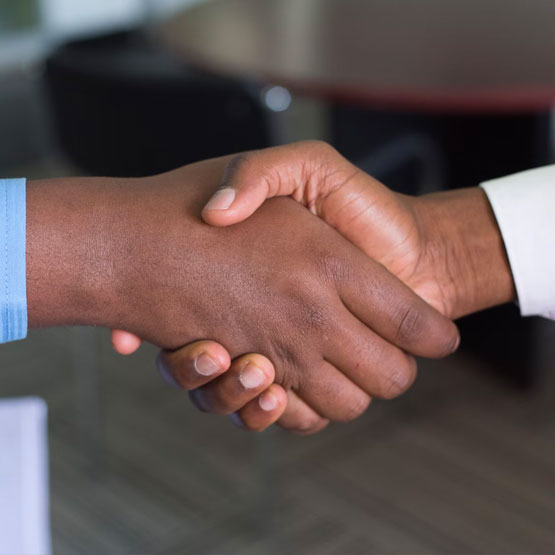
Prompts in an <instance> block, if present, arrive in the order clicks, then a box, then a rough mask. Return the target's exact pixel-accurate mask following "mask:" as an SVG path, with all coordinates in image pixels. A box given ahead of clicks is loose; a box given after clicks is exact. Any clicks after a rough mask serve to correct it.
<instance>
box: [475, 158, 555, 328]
mask: <svg viewBox="0 0 555 555" xmlns="http://www.w3.org/2000/svg"><path fill="white" fill-rule="evenodd" d="M481 187H482V188H483V189H484V191H485V192H486V195H487V196H488V199H489V201H490V203H491V206H492V209H493V212H494V214H495V217H496V219H497V223H498V225H499V229H500V230H501V235H502V236H503V241H504V243H505V248H506V250H507V256H508V258H509V264H510V266H511V271H512V273H513V278H514V282H515V287H516V292H517V296H518V302H519V305H520V311H521V313H522V315H523V316H533V315H540V316H545V317H546V318H551V319H552V320H555V165H553V166H546V167H543V168H537V169H534V170H529V171H525V172H522V173H518V174H514V175H510V176H508V177H503V178H500V179H494V180H492V181H487V182H485V183H482V184H481Z"/></svg>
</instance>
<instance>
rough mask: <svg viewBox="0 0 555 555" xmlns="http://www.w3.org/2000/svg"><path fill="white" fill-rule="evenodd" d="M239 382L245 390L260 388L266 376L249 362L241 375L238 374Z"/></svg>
mask: <svg viewBox="0 0 555 555" xmlns="http://www.w3.org/2000/svg"><path fill="white" fill-rule="evenodd" d="M239 381H240V382H241V383H242V384H243V387H244V388H245V389H254V388H256V387H260V386H261V385H262V384H263V383H264V382H265V381H266V375H265V374H264V372H262V370H260V368H257V367H256V366H255V365H254V364H252V363H251V362H249V363H248V364H247V365H246V366H245V368H243V370H241V374H239Z"/></svg>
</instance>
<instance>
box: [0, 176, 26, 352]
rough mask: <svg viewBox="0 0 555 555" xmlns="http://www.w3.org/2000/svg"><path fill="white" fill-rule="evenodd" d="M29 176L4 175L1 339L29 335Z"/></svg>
mask: <svg viewBox="0 0 555 555" xmlns="http://www.w3.org/2000/svg"><path fill="white" fill-rule="evenodd" d="M25 189H26V182H25V179H0V328H1V329H0V343H5V342H7V341H15V340H16V339H23V338H24V337H26V335H27V287H26V270H25V211H26V207H25Z"/></svg>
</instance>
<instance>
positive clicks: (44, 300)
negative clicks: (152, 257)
mask: <svg viewBox="0 0 555 555" xmlns="http://www.w3.org/2000/svg"><path fill="white" fill-rule="evenodd" d="M118 181H119V180H111V179H103V178H76V179H53V180H40V181H31V182H29V183H28V184H27V244H26V259H27V300H28V319H29V327H45V326H60V325H107V324H108V323H109V321H110V317H111V312H112V311H113V307H114V306H115V293H116V290H117V287H116V282H117V271H116V265H115V264H114V261H115V257H114V255H115V248H114V246H115V240H116V238H117V232H116V231H117V230H116V225H117V222H118V217H117V213H116V212H117V209H116V205H117V200H116V199H117V191H118V186H117V183H118ZM119 188H121V187H119Z"/></svg>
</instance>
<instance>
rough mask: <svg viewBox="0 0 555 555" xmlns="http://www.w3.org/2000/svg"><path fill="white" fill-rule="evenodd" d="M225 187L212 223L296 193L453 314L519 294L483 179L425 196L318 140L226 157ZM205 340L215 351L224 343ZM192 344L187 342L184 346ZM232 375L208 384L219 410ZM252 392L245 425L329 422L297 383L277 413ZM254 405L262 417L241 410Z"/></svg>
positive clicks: (171, 364) (175, 362)
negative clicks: (397, 188) (377, 176)
mask: <svg viewBox="0 0 555 555" xmlns="http://www.w3.org/2000/svg"><path fill="white" fill-rule="evenodd" d="M222 187H223V188H224V191H227V190H228V189H229V188H231V189H232V190H233V191H234V193H233V194H232V195H229V194H223V195H222V194H221V193H220V194H218V195H217V197H222V196H223V197H224V198H227V199H229V198H233V199H234V202H233V203H232V204H231V206H230V207H229V208H228V209H226V210H222V209H211V208H214V207H213V203H211V204H209V205H208V206H207V207H205V209H204V211H203V218H204V220H205V221H207V222H208V223H210V224H212V225H217V226H222V225H230V224H234V223H235V222H238V221H241V220H243V219H245V218H247V217H249V216H250V215H251V214H252V213H253V212H254V211H255V210H256V209H257V208H258V207H259V206H260V205H261V204H262V203H263V202H264V201H265V199H266V198H269V197H273V196H280V195H289V196H292V197H293V198H294V199H295V200H297V201H298V202H299V203H301V204H303V205H304V206H306V207H307V208H308V209H309V210H310V211H311V212H313V213H314V214H316V215H318V216H320V217H321V218H323V219H324V220H325V221H326V222H327V223H328V224H330V225H331V226H333V227H334V228H335V229H337V230H338V231H339V232H340V233H341V234H343V235H344V236H345V237H346V238H348V239H349V240H350V241H352V242H353V243H354V244H356V245H357V246H359V247H360V248H361V249H362V250H363V251H364V252H365V253H366V254H368V255H369V256H371V257H373V258H375V259H376V260H377V261H379V262H381V263H382V264H384V265H385V266H386V267H387V268H388V269H389V270H390V271H392V272H393V273H394V274H395V275H397V276H398V277H400V278H401V279H402V280H403V281H404V282H405V283H407V285H409V286H410V287H411V288H412V289H413V290H414V291H415V292H417V293H418V294H419V295H420V296H421V297H422V298H424V299H425V300H426V301H428V302H429V303H430V304H432V305H433V306H435V307H436V308H437V309H438V310H440V311H441V312H442V313H444V314H445V315H448V316H449V317H453V318H457V317H459V316H462V315H465V314H469V313H472V312H476V311H478V310H481V309H484V308H487V307H489V306H494V305H497V304H502V303H504V302H509V301H511V300H514V298H515V291H514V284H513V280H512V275H511V272H510V268H509V265H508V261H507V257H506V254H505V250H504V246H503V242H502V239H501V236H500V233H499V229H498V227H497V224H496V222H495V218H494V216H493V213H492V211H491V208H490V206H489V203H488V201H487V198H486V197H485V195H484V193H483V192H482V191H481V190H480V189H465V190H460V191H450V192H444V193H438V194H433V195H426V196H423V197H419V198H415V197H409V196H404V195H400V194H396V193H393V192H392V191H390V190H389V189H387V188H386V187H384V186H383V185H382V184H381V183H379V182H378V181H376V180H374V179H373V178H372V177H370V176H368V175H367V174H365V173H363V172H361V171H359V170H358V169H357V168H355V167H354V166H352V165H351V164H350V163H349V162H348V161H347V160H345V159H344V158H343V157H341V156H340V155H339V154H338V153H337V152H336V151H334V150H333V149H332V148H331V147H329V146H328V145H325V144H323V143H318V142H316V143H315V142H305V143H298V144H293V145H287V146H284V147H277V148H273V149H268V150H265V151H260V152H256V153H248V154H245V155H240V156H238V157H236V158H235V159H234V160H233V161H232V163H230V164H229V165H228V166H227V168H226V172H225V175H224V179H223V183H222ZM215 208H218V206H216V207H215ZM205 347H206V352H210V351H211V350H212V349H216V348H217V347H218V346H217V345H216V344H210V345H205ZM191 348H192V349H194V346H193V347H191ZM188 354H189V353H188V347H187V348H184V349H183V350H182V353H181V354H180V356H181V357H187V356H188ZM172 357H173V355H168V356H167V357H166V358H165V363H166V365H167V368H168V371H170V372H171V371H175V370H176V369H179V368H182V366H181V361H180V359H179V358H177V357H175V358H172ZM224 366H225V365H224ZM190 368H191V367H190ZM224 370H225V368H224ZM194 374H195V372H194V368H193V369H192V370H191V369H189V370H188V371H186V375H187V378H186V379H184V380H183V382H182V385H183V387H185V388H186V389H194V387H195V383H196V382H195V379H194ZM227 379H232V378H229V377H224V376H222V377H220V378H218V379H215V380H214V381H213V382H212V383H210V384H208V380H207V381H206V382H204V383H203V384H202V385H204V388H203V390H202V391H203V393H202V394H205V392H209V393H208V395H209V397H210V398H217V399H218V401H217V405H218V407H219V412H223V411H222V407H224V408H227V409H230V410H231V409H232V408H233V407H234V406H235V400H234V399H231V398H229V397H227V396H226V395H225V388H224V387H223V385H222V384H223V383H224V381H225V380H227ZM268 383H270V382H268ZM205 384H208V385H205ZM256 394H257V392H254V391H253V392H252V397H251V399H250V400H249V401H248V404H249V406H250V407H251V410H250V411H249V413H247V414H245V415H244V416H243V425H244V426H245V427H247V428H249V429H260V423H261V422H264V423H265V424H266V426H267V425H270V424H272V423H273V422H275V421H276V420H278V418H279V417H281V418H279V420H278V423H279V424H281V425H283V426H284V427H287V428H288V429H293V430H297V431H298V430H307V431H317V430H318V429H321V428H322V427H323V426H324V425H325V421H324V419H321V418H320V419H319V418H318V415H314V413H313V412H311V411H310V407H306V406H304V407H303V410H298V407H299V405H300V403H299V400H298V399H296V398H295V396H294V394H292V393H291V392H290V393H289V400H290V404H289V406H288V407H287V410H285V406H283V407H282V412H281V413H278V412H277V411H273V412H268V413H265V412H264V410H263V409H262V408H261V407H260V406H257V405H256ZM244 399H245V397H243V398H242V400H244ZM226 403H227V404H226ZM301 406H302V405H301ZM206 408H207V407H206V405H205V406H204V410H206ZM283 411H285V413H283ZM253 414H256V426H251V425H250V421H249V420H245V418H252V415H253ZM282 414H283V416H282ZM309 422H310V423H309Z"/></svg>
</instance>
